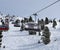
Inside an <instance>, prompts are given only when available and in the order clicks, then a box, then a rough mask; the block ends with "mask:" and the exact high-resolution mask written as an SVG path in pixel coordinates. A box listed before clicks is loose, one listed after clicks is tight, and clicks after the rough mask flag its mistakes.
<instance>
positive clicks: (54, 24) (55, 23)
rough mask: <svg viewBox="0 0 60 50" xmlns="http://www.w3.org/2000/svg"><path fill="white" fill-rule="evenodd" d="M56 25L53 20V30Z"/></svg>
mask: <svg viewBox="0 0 60 50" xmlns="http://www.w3.org/2000/svg"><path fill="white" fill-rule="evenodd" d="M56 25H57V22H56V21H55V19H54V20H53V28H55V26H56Z"/></svg>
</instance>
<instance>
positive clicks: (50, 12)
mask: <svg viewBox="0 0 60 50" xmlns="http://www.w3.org/2000/svg"><path fill="white" fill-rule="evenodd" d="M55 1H56V0H0V11H1V12H2V13H3V14H10V15H16V16H21V17H22V16H23V17H24V16H29V15H30V14H32V13H35V12H36V11H38V10H40V9H42V8H44V7H45V6H47V5H49V4H51V3H53V2H55ZM37 17H39V18H44V17H49V18H53V17H60V2H58V3H56V4H55V5H53V6H51V7H49V8H47V9H45V10H44V11H42V12H40V13H39V14H38V16H37Z"/></svg>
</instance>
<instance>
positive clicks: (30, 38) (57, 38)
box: [0, 22, 60, 50]
mask: <svg viewBox="0 0 60 50" xmlns="http://www.w3.org/2000/svg"><path fill="white" fill-rule="evenodd" d="M59 25H60V23H59V22H58V25H57V26H56V29H54V28H52V23H50V24H49V25H47V26H48V27H49V29H50V32H51V42H50V43H49V44H48V45H44V44H43V43H40V44H38V43H37V42H38V40H40V36H38V35H29V34H28V32H27V31H23V32H21V31H20V28H19V27H17V28H16V27H13V25H12V24H11V23H10V25H9V26H10V29H9V31H7V32H3V39H2V40H3V41H2V47H1V48H0V49H1V50H60V26H59ZM3 46H5V48H3Z"/></svg>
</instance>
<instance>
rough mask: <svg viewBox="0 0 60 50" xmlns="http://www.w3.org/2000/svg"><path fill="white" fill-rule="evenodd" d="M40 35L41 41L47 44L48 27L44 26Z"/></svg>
mask: <svg viewBox="0 0 60 50" xmlns="http://www.w3.org/2000/svg"><path fill="white" fill-rule="evenodd" d="M42 36H43V43H44V44H48V43H49V42H50V32H49V29H48V27H45V28H44V30H43V34H42Z"/></svg>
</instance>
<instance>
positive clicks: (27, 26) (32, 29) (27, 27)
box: [24, 22, 41, 32]
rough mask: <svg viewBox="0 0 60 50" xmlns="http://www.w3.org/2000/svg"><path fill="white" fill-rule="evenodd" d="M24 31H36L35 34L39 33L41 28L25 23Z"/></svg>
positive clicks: (34, 24) (35, 24)
mask: <svg viewBox="0 0 60 50" xmlns="http://www.w3.org/2000/svg"><path fill="white" fill-rule="evenodd" d="M24 29H25V30H26V31H36V32H39V31H40V30H41V28H40V27H38V24H37V23H34V22H32V23H31V22H30V23H26V24H25V26H24Z"/></svg>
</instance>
